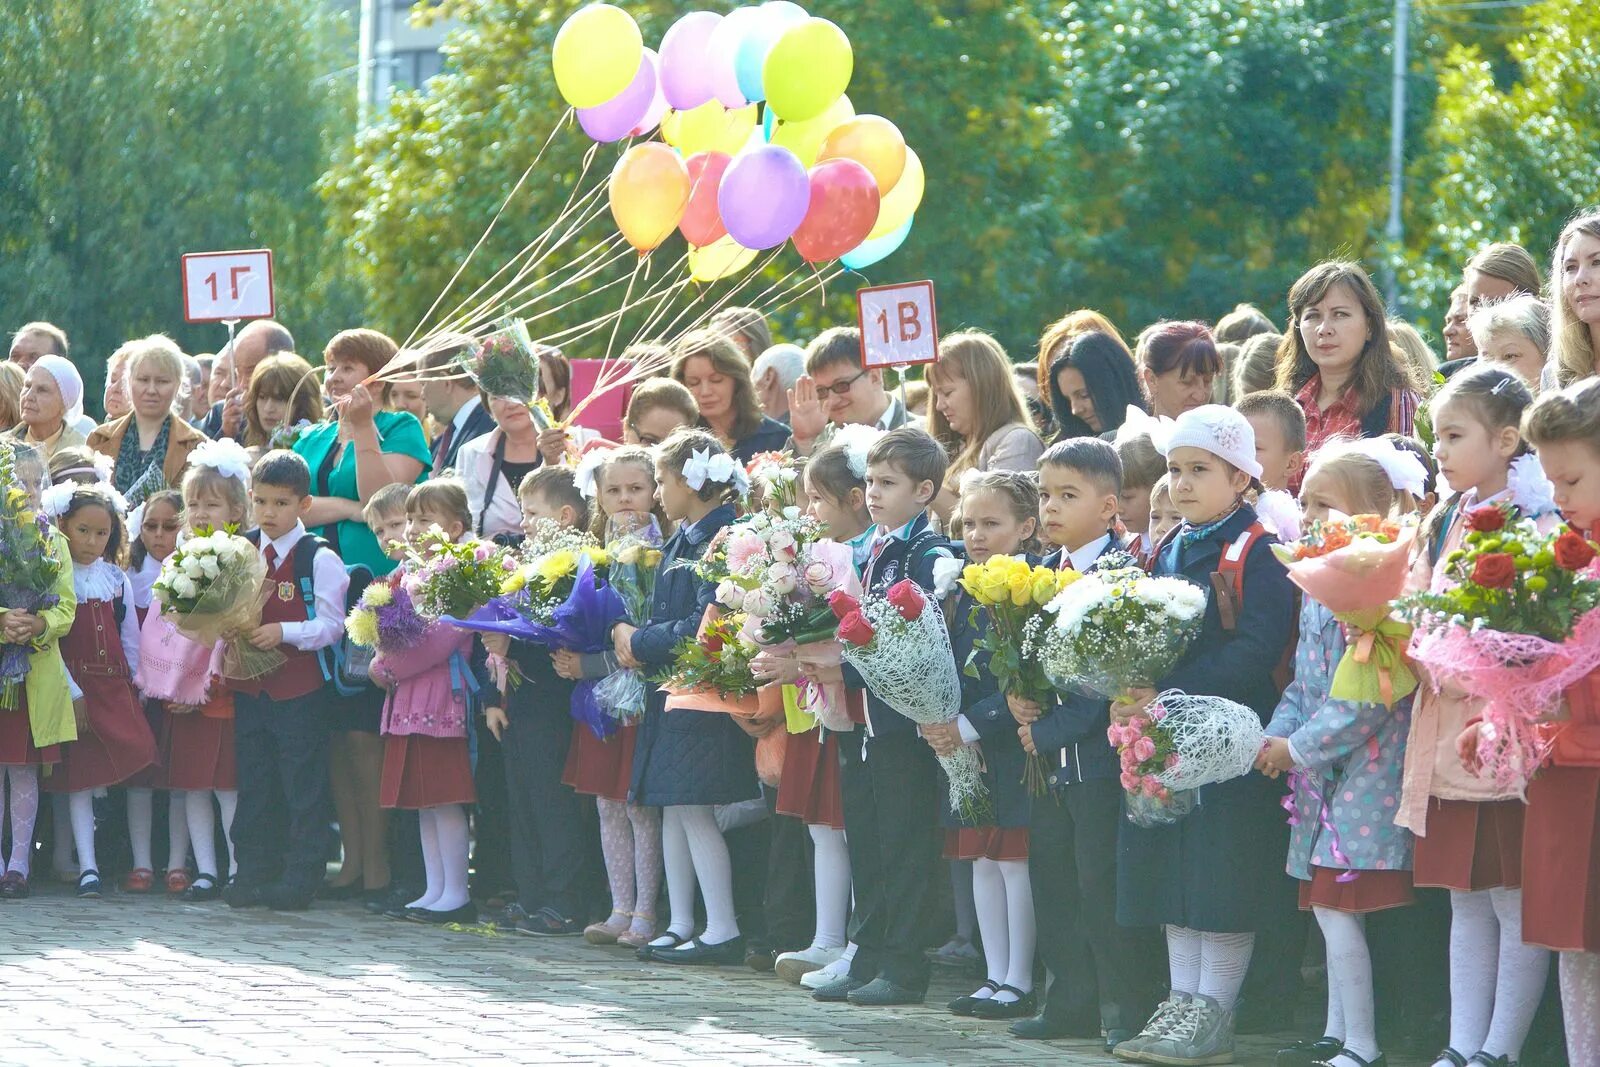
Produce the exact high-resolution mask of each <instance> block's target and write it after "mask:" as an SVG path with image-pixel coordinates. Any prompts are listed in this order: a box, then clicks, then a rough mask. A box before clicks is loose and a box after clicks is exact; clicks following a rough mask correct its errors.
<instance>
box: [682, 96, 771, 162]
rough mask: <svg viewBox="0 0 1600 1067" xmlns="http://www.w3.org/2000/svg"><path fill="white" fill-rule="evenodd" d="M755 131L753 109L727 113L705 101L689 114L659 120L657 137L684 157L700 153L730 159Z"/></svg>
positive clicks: (720, 107)
mask: <svg viewBox="0 0 1600 1067" xmlns="http://www.w3.org/2000/svg"><path fill="white" fill-rule="evenodd" d="M755 128H756V106H755V105H754V104H750V105H749V106H747V107H741V108H739V109H738V110H736V111H729V110H728V109H727V108H725V107H723V106H722V105H721V104H719V103H718V102H717V101H715V100H708V101H706V102H705V103H704V104H701V105H700V106H699V107H697V108H695V109H693V110H692V111H669V112H668V113H667V116H666V118H664V119H662V120H661V137H662V139H663V140H665V141H666V142H667V143H668V144H669V145H671V146H672V147H673V148H676V149H677V150H678V151H680V152H682V153H683V154H684V155H686V156H693V155H698V154H699V153H701V152H726V153H727V154H728V155H730V156H731V155H733V154H734V153H735V152H737V151H739V149H741V148H743V147H744V143H745V141H746V140H748V139H749V137H750V131H751V130H754V129H755Z"/></svg>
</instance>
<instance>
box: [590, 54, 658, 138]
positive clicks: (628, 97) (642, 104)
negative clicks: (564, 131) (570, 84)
mask: <svg viewBox="0 0 1600 1067" xmlns="http://www.w3.org/2000/svg"><path fill="white" fill-rule="evenodd" d="M656 63H657V57H656V54H655V52H654V51H652V50H651V49H649V48H646V49H645V50H644V58H643V59H641V60H639V72H638V73H637V74H635V75H634V76H633V81H632V82H630V83H629V84H628V87H627V88H626V89H624V90H622V92H620V93H618V94H617V95H616V96H614V97H612V98H611V99H610V100H607V101H606V102H605V103H603V104H596V105H595V106H594V107H580V108H579V109H578V125H580V126H582V127H583V132H584V133H586V134H588V135H589V136H590V137H592V138H594V139H595V140H596V141H601V142H607V141H620V140H622V139H623V138H624V137H627V136H629V135H630V134H632V133H633V130H634V128H635V127H637V126H638V125H639V124H640V123H641V122H643V121H644V118H645V116H646V114H648V112H649V110H650V105H651V103H652V102H653V101H654V100H655V98H656V95H657V92H658V90H659V87H660V82H659V79H658V77H657V74H656Z"/></svg>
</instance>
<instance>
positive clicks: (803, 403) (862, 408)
mask: <svg viewBox="0 0 1600 1067" xmlns="http://www.w3.org/2000/svg"><path fill="white" fill-rule="evenodd" d="M852 422H854V423H860V424H861V425H863V426H876V427H878V428H879V429H881V430H894V429H898V428H899V427H901V426H917V427H920V426H921V425H922V420H921V419H919V418H918V417H917V416H915V415H911V414H909V413H907V411H906V408H905V405H904V404H902V403H901V402H900V398H899V397H897V396H892V395H890V393H889V392H888V390H886V389H884V387H883V371H882V370H881V369H876V368H875V369H873V370H862V369H861V331H860V330H858V329H856V328H855V327H853V326H835V327H833V328H832V329H830V330H824V331H823V332H822V333H820V334H818V335H817V338H816V340H814V341H812V342H811V346H810V347H809V348H807V349H806V372H805V373H804V374H802V375H801V376H800V378H799V380H798V381H796V382H795V383H794V388H793V389H791V390H789V425H790V427H791V428H792V429H793V435H792V436H791V437H790V438H789V441H788V444H786V445H785V446H784V447H786V448H789V449H792V450H793V451H794V453H795V454H796V455H798V456H809V455H811V453H812V452H814V451H815V450H816V449H817V448H818V446H820V445H825V444H827V443H828V441H829V440H830V439H831V438H832V436H833V429H834V427H836V426H844V425H846V424H848V423H852Z"/></svg>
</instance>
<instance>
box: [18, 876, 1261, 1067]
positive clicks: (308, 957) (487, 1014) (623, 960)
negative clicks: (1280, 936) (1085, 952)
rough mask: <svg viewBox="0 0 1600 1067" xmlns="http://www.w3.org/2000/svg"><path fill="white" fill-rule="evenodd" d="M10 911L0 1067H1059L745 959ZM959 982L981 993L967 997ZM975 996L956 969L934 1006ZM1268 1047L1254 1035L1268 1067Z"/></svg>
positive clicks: (1047, 1057) (1057, 1048)
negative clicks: (689, 962)
mask: <svg viewBox="0 0 1600 1067" xmlns="http://www.w3.org/2000/svg"><path fill="white" fill-rule="evenodd" d="M36 888H37V890H38V891H37V892H36V894H35V896H34V897H33V898H32V899H30V900H27V901H23V902H6V903H0V1064H3V1065H6V1067H10V1065H13V1064H15V1065H18V1067H32V1065H35V1064H40V1065H44V1064H49V1065H52V1067H55V1065H74V1064H85V1065H97V1067H98V1065H107V1067H123V1065H140V1067H144V1065H153V1064H174V1065H177V1064H207V1065H210V1067H220V1065H234V1064H240V1065H243V1064H273V1065H280V1067H281V1065H293V1067H300V1065H312V1064H340V1065H345V1064H374V1065H384V1067H388V1065H396V1067H399V1065H407V1064H500V1065H504V1064H624V1063H627V1064H640V1063H647V1064H653V1065H660V1067H679V1065H691V1064H693V1065H706V1064H718V1065H720V1064H729V1065H746V1064H749V1065H765V1064H808V1065H809V1064H816V1065H835V1064H841V1065H842V1064H873V1065H890V1064H893V1065H904V1067H911V1065H922V1064H930V1065H931V1064H971V1065H988V1064H1062V1065H1080V1064H1081V1065H1095V1064H1112V1063H1116V1062H1117V1061H1115V1060H1113V1059H1111V1058H1110V1057H1108V1056H1106V1055H1104V1054H1103V1053H1101V1052H1099V1051H1098V1050H1097V1048H1096V1045H1095V1043H1091V1042H1085V1041H1077V1042H1051V1043H1048V1044H1041V1043H1036V1042H1025V1041H1019V1040H1016V1039H1014V1038H1011V1037H1010V1036H1009V1035H1008V1034H1007V1033H1006V1031H1005V1027H1004V1024H1001V1023H983V1022H975V1021H973V1020H964V1019H958V1018H956V1017H954V1016H951V1015H949V1014H948V1013H946V1012H944V1011H942V1010H936V1008H935V1007H932V1006H930V1007H913V1008H882V1009H863V1008H851V1007H848V1006H844V1005H829V1004H818V1003H816V1002H814V1001H812V1000H811V999H810V996H809V995H808V994H806V993H804V992H803V991H801V990H799V989H798V988H797V987H795V986H791V985H788V984H786V983H784V982H782V981H779V980H778V979H776V978H774V977H773V976H772V975H770V974H768V975H758V974H756V973H754V972H752V971H750V970H747V969H744V968H738V967H727V968H712V969H702V968H673V967H666V966H652V965H649V964H641V963H638V962H637V961H635V960H634V958H633V955H632V953H631V952H629V951H626V950H622V949H616V948H596V947H593V946H590V945H586V944H584V943H583V941H582V939H580V938H534V937H529V936H525V935H517V934H509V935H506V934H500V935H498V936H497V935H496V934H495V933H494V931H492V930H487V929H482V928H480V929H479V930H478V931H461V932H452V931H448V930H440V929H435V928H430V927H424V926H419V925H416V924H412V923H404V922H395V921H392V920H386V919H378V918H373V917H371V916H369V915H367V914H366V913H365V912H364V911H362V910H361V909H360V908H359V907H356V906H354V905H334V904H320V903H319V904H318V905H316V906H315V907H314V908H313V909H312V910H311V911H309V912H304V913H299V914H276V913H272V912H265V911H260V910H251V911H245V912H237V911H232V910H230V909H229V908H228V907H227V906H226V905H223V904H220V903H216V904H203V905H189V904H181V903H177V902H173V901H169V900H166V899H162V898H159V897H132V896H121V895H116V894H112V895H110V896H108V897H107V898H106V899H103V900H100V901H79V900H76V899H74V898H72V897H71V896H70V895H65V894H66V892H67V891H66V890H64V889H57V888H55V887H36ZM963 987H964V988H963ZM968 991H970V983H967V982H964V981H960V980H958V979H957V978H956V977H955V976H953V975H940V976H938V977H937V979H936V984H935V988H934V990H933V992H932V993H931V994H930V996H929V998H928V1004H929V1005H937V1006H942V1005H943V1003H944V1002H945V1001H946V1000H948V999H949V998H950V997H952V996H955V995H957V994H958V993H961V992H968ZM1280 1044H1281V1043H1280V1042H1279V1041H1276V1040H1272V1039H1243V1040H1242V1043H1241V1055H1240V1062H1241V1063H1246V1064H1268V1063H1271V1062H1272V1059H1271V1055H1270V1050H1272V1049H1275V1048H1278V1047H1280Z"/></svg>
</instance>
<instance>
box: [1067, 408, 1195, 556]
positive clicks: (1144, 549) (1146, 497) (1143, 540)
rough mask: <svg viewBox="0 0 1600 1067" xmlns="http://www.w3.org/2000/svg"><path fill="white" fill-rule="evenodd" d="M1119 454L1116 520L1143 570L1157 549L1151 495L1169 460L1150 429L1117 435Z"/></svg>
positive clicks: (1144, 423) (1128, 549) (1143, 422)
mask: <svg viewBox="0 0 1600 1067" xmlns="http://www.w3.org/2000/svg"><path fill="white" fill-rule="evenodd" d="M1138 425H1139V426H1141V427H1146V428H1148V426H1149V420H1141V421H1140V422H1139V423H1138ZM1116 452H1117V459H1118V461H1119V462H1120V463H1121V466H1122V490H1121V491H1120V492H1119V493H1118V494H1117V515H1116V521H1117V522H1119V523H1121V524H1122V528H1123V529H1124V530H1126V531H1127V532H1128V538H1127V541H1126V542H1125V543H1124V544H1123V545H1122V546H1121V547H1122V549H1123V551H1125V552H1127V553H1128V554H1129V555H1131V556H1133V558H1134V559H1135V560H1137V561H1138V563H1139V565H1140V566H1141V567H1142V566H1145V565H1146V564H1148V563H1149V561H1150V557H1151V555H1152V554H1153V553H1154V551H1155V547H1156V546H1155V543H1154V542H1153V541H1151V540H1150V493H1151V491H1152V490H1153V489H1154V488H1155V484H1156V482H1157V481H1159V480H1160V479H1161V476H1162V475H1163V474H1165V473H1167V461H1166V460H1165V459H1164V458H1163V457H1162V455H1161V453H1160V452H1158V451H1157V450H1156V446H1155V442H1154V441H1152V440H1151V439H1150V434H1149V432H1148V430H1143V431H1128V430H1126V427H1124V430H1123V431H1119V432H1118V434H1117V444H1116ZM1040 469H1041V470H1042V469H1043V468H1040ZM1096 536H1099V535H1098V534H1097V535H1096ZM1113 547H1116V546H1113Z"/></svg>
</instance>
